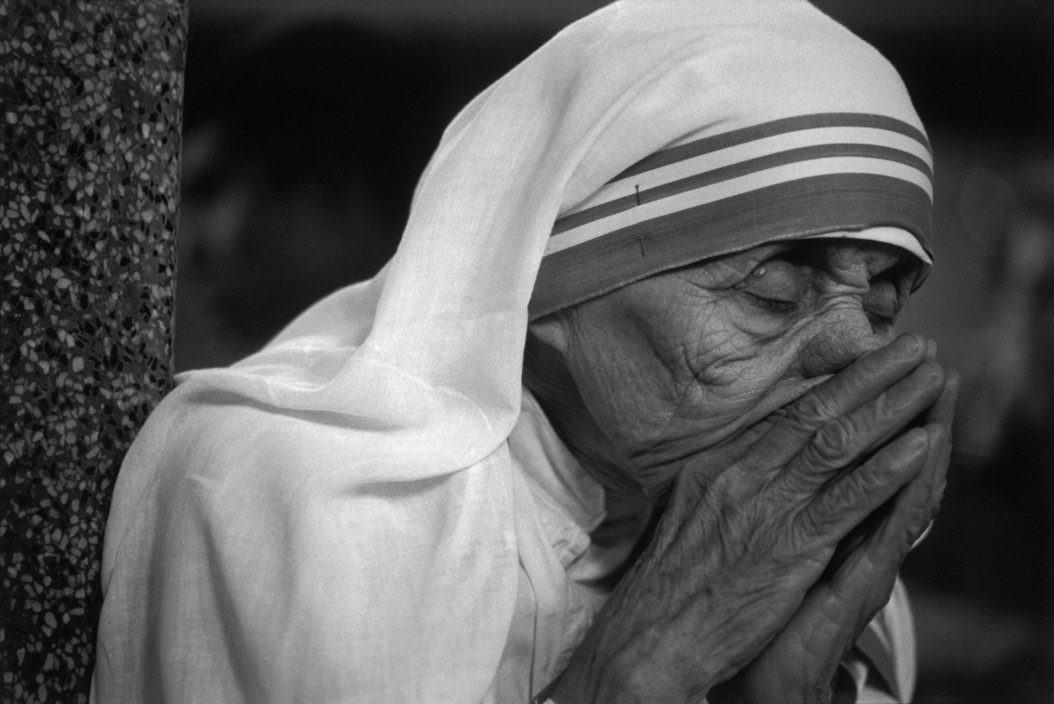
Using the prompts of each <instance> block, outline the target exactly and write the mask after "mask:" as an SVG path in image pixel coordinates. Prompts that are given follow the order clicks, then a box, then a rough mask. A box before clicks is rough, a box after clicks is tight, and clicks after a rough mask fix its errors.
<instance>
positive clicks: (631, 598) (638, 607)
mask: <svg viewBox="0 0 1054 704" xmlns="http://www.w3.org/2000/svg"><path fill="white" fill-rule="evenodd" d="M363 138H364V139H369V138H370V136H369V135H363ZM930 163H931V158H930V149H929V146H928V142H927V140H926V137H925V136H924V133H923V131H922V128H921V125H920V124H919V121H918V118H917V116H916V115H915V113H914V111H913V109H912V107H911V104H910V102H909V100H908V97H907V95H906V93H905V91H904V88H903V86H902V84H901V82H900V80H899V78H898V77H897V75H896V73H895V72H894V71H893V69H892V68H891V67H890V66H889V65H888V64H887V63H886V62H885V61H884V60H883V59H882V58H881V57H880V56H879V55H878V54H877V53H876V52H875V51H874V50H873V49H871V48H870V47H868V46H867V45H865V44H864V43H863V42H861V41H860V40H859V39H857V38H855V37H853V36H852V35H851V34H849V33H848V32H847V31H846V30H844V29H843V28H841V27H840V26H838V25H837V24H835V23H834V22H832V21H831V20H830V19H828V18H826V17H825V16H823V15H822V14H820V13H819V12H818V11H817V10H815V9H814V8H812V7H811V6H809V5H808V4H806V3H805V2H801V1H799V0H780V1H776V0H764V1H761V0H727V1H724V0H710V1H708V2H698V1H695V0H693V1H691V2H633V1H629V2H623V3H619V4H616V5H613V6H610V7H607V8H605V9H603V10H601V11H599V12H597V13H596V14H594V15H592V16H590V17H587V18H586V19H584V20H582V21H580V22H578V23H576V24H575V25H573V26H571V27H570V28H568V29H567V30H565V31H564V32H562V33H561V34H560V35H558V36H557V37H556V38H554V39H553V40H552V41H551V42H549V43H548V44H547V45H546V46H545V47H543V48H542V49H541V50H539V51H538V52H537V53H536V54H534V55H533V56H532V57H530V58H529V59H528V60H526V61H525V62H524V63H523V64H521V65H520V66H518V67H517V68H516V69H515V70H513V71H512V72H511V73H510V74H508V75H507V76H506V77H504V78H503V79H502V80H501V81H499V82H498V83H496V84H495V85H494V86H492V87H491V88H490V89H488V90H487V91H485V92H484V93H483V94H482V95H480V96H479V97H478V98H477V99H476V100H475V101H474V102H472V103H471V104H470V105H469V106H468V107H467V108H466V109H465V110H464V111H463V112H462V113H461V115H460V116H459V117H458V118H457V119H456V120H455V121H454V123H453V124H452V125H451V126H450V128H449V129H448V130H447V132H446V134H445V136H444V138H443V140H442V143H441V144H440V145H439V148H438V150H437V152H436V154H435V156H434V158H433V160H432V162H431V163H430V165H429V166H428V168H427V170H426V172H425V174H424V176H423V177H422V179H421V182H420V184H419V186H418V189H417V193H416V195H415V201H414V206H413V209H412V212H411V214H410V219H409V223H408V225H407V227H406V232H405V235H404V238H403V241H402V244H401V246H400V249H399V251H398V253H397V254H396V255H395V257H394V258H393V259H392V260H391V262H389V264H388V265H387V266H386V267H385V269H384V270H383V271H382V272H381V273H380V274H379V275H378V276H377V277H376V278H374V279H373V280H371V281H369V282H365V283H363V284H361V285H356V286H353V287H351V288H348V289H344V290H341V291H338V292H336V293H335V294H333V295H332V296H330V297H329V298H327V299H325V300H323V301H322V302H320V303H318V304H317V305H315V306H314V307H313V308H311V309H310V310H308V311H307V312H306V313H304V314H303V315H302V316H301V317H300V318H299V319H298V320H297V321H295V322H294V323H293V324H292V325H291V326H290V327H289V328H288V329H287V330H285V331H284V332H283V333H282V334H281V335H280V336H279V337H278V338H277V339H275V340H274V341H273V342H272V343H270V344H269V345H268V346H267V347H266V348H264V349H263V350H262V351H261V352H259V353H257V354H255V355H253V356H251V357H249V358H248V359H246V360H244V361H243V362H241V363H239V364H236V365H234V366H233V367H231V368H229V369H217V370H207V371H200V372H196V373H192V374H189V375H186V376H185V377H183V378H182V379H181V384H180V386H179V387H178V388H177V389H176V391H175V392H173V393H172V394H171V395H170V396H169V397H168V398H167V399H166V400H165V402H164V403H163V404H162V405H161V407H160V408H159V409H158V410H157V411H156V413H155V414H154V415H153V417H152V418H151V419H150V421H149V422H148V423H147V425H146V427H145V428H144V429H143V432H142V434H141V435H140V437H139V439H138V440H137V442H136V443H135V445H134V447H133V448H132V450H131V452H130V453H129V455H128V458H127V460H126V463H125V466H124V469H123V470H122V474H121V476H120V478H119V481H118V486H117V491H116V494H115V498H114V503H113V513H112V516H111V519H110V525H109V530H108V535H107V542H106V553H105V561H104V562H105V564H104V576H103V579H104V585H105V605H104V609H103V616H102V622H101V627H100V636H99V651H98V665H97V670H96V677H95V690H94V692H95V697H96V700H97V701H99V702H114V701H128V702H145V701H148V702H190V701H207V702H221V701H222V702H292V701H304V702H323V701H325V702H338V701H341V702H343V701H356V702H360V701H361V702H421V701H427V702H432V701H449V702H485V701H501V702H526V701H529V700H531V699H536V700H538V701H543V700H545V699H547V698H551V699H552V700H553V701H555V702H559V703H560V704H567V703H573V702H622V701H649V702H689V701H692V702H697V701H702V700H703V699H704V698H708V699H709V700H710V701H712V702H719V701H743V702H750V701H759V702H776V701H812V700H825V699H827V698H829V697H830V696H832V694H835V695H839V696H840V695H843V694H844V695H846V696H848V697H853V696H861V697H868V698H872V699H874V698H878V699H879V700H882V697H885V700H887V701H890V700H895V699H901V700H904V699H907V698H908V697H910V691H911V687H912V683H913V677H914V670H913V664H912V655H913V652H912V651H913V641H912V635H911V626H910V617H909V615H908V612H907V605H906V602H905V601H904V597H903V593H902V591H901V589H900V588H899V586H896V583H895V580H896V573H897V570H898V567H899V565H900V563H901V561H902V560H903V558H904V556H905V554H906V553H907V551H908V550H909V548H910V546H911V545H912V543H913V542H914V541H915V540H916V539H917V538H918V536H919V535H920V534H921V533H922V532H923V531H924V529H925V528H926V526H927V525H928V524H929V522H930V520H931V518H932V517H933V515H934V513H935V511H936V508H937V504H938V502H939V499H940V495H941V491H942V489H943V484H944V475H945V468H946V465H947V459H948V453H949V444H948V443H949V440H948V434H949V433H948V431H949V425H950V423H951V414H952V409H951V407H952V405H953V401H954V395H955V390H956V387H957V380H956V378H955V376H954V374H953V373H950V372H945V371H944V370H943V369H942V368H941V367H940V366H939V365H937V364H936V363H935V362H934V361H933V353H934V350H933V345H932V343H929V342H927V341H925V340H923V339H922V338H920V337H918V336H914V335H908V336H903V337H899V338H896V339H894V333H893V326H894V323H895V320H896V318H897V315H898V313H899V312H900V311H901V310H902V309H903V307H904V305H905V303H906V302H907V299H908V296H909V294H910V293H911V291H913V290H914V289H915V288H916V287H917V286H918V285H919V283H921V281H922V279H923V278H924V276H925V274H926V273H927V271H928V269H929V266H930V263H931V255H930V245H929V227H930V225H929V221H930V210H931V193H932V187H931V176H932V174H931V166H930ZM891 595H892V599H891ZM876 614H877V616H876ZM873 617H874V618H873Z"/></svg>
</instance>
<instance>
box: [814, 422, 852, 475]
mask: <svg viewBox="0 0 1054 704" xmlns="http://www.w3.org/2000/svg"><path fill="white" fill-rule="evenodd" d="M853 436H854V428H853V426H852V423H851V422H850V421H849V420H848V419H846V418H835V419H834V420H830V421H828V422H826V423H824V424H823V425H822V426H821V427H820V429H819V430H817V431H816V433H815V434H814V435H813V438H812V442H811V447H812V449H813V453H814V454H815V455H816V457H817V458H818V459H819V460H820V461H822V462H824V463H825V464H827V465H833V464H836V463H839V462H841V461H844V460H845V459H846V455H847V454H848V453H849V451H850V447H851V445H852V441H853Z"/></svg>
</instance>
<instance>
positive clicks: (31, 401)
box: [0, 0, 186, 702]
mask: <svg viewBox="0 0 1054 704" xmlns="http://www.w3.org/2000/svg"><path fill="white" fill-rule="evenodd" d="M185 39H186V7H185V5H184V3H183V2H182V0H141V1H140V2H135V3H132V2H108V1H105V0H102V1H96V2H83V1H82V2H72V3H71V2H66V1H62V2H58V1H54V0H52V1H47V2H41V1H39V0H0V106H2V107H0V135H2V144H3V166H2V167H0V262H2V267H3V268H2V271H0V280H2V288H3V295H2V298H0V379H2V382H0V383H2V384H3V386H2V388H0V418H2V423H0V500H2V503H3V506H2V515H0V542H2V545H0V547H2V553H0V554H2V556H3V557H2V559H3V570H2V580H3V583H2V588H0V603H2V608H3V625H2V630H0V655H2V658H3V662H2V670H3V683H2V690H0V691H2V694H3V697H2V698H3V701H4V702H45V701H56V702H83V701H87V698H88V687H89V683H90V676H91V670H92V666H93V661H94V640H95V631H96V622H97V619H98V611H99V607H100V602H101V594H100V582H99V577H100V570H99V565H100V557H101V549H102V536H103V526H104V524H105V520H106V513H107V508H108V504H109V497H110V493H111V491H112V488H113V482H114V479H115V476H116V474H117V470H118V467H119V464H120V461H121V459H122V457H123V455H124V452H125V450H126V449H127V447H128V445H129V443H130V442H131V440H132V438H133V437H134V435H135V433H136V431H137V430H138V428H139V427H140V426H141V424H142V423H143V421H144V420H145V418H146V416H147V414H148V413H149V412H150V410H151V409H152V408H153V407H154V406H155V405H156V404H157V402H158V401H159V400H160V399H161V397H162V396H163V395H164V394H165V393H166V392H167V391H168V389H169V388H170V385H171V372H170V367H171V362H170V360H171V339H170V335H171V321H172V314H173V281H174V278H175V277H174V273H175V272H174V268H175V258H174V252H175V234H176V233H175V229H176V228H175V223H176V210H177V203H178V158H179V145H180V138H179V135H180V119H181V100H182V87H183V66H184V58H185V53H184V52H185V47H186V41H185Z"/></svg>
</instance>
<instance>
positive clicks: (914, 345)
mask: <svg viewBox="0 0 1054 704" xmlns="http://www.w3.org/2000/svg"><path fill="white" fill-rule="evenodd" d="M922 344H923V343H922V339H921V338H920V337H919V336H918V335H916V334H915V333H908V334H907V335H902V336H901V337H899V338H897V339H896V340H895V341H894V345H895V346H896V348H897V349H896V350H894V352H895V353H896V355H897V357H899V358H900V359H910V358H911V357H915V356H917V355H918V353H919V350H920V349H922Z"/></svg>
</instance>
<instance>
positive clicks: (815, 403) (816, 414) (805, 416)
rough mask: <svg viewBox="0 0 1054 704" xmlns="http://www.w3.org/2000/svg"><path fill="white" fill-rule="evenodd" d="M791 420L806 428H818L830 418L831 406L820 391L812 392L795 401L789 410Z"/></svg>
mask: <svg viewBox="0 0 1054 704" xmlns="http://www.w3.org/2000/svg"><path fill="white" fill-rule="evenodd" d="M787 415H788V416H789V417H790V419H791V420H793V421H795V422H796V423H798V424H800V425H803V426H806V427H818V426H820V425H822V424H823V423H824V422H825V421H826V420H827V419H828V418H829V417H830V410H829V404H828V403H827V402H826V400H825V399H824V398H823V394H821V393H820V392H819V391H818V390H814V391H811V392H809V393H807V394H805V395H804V396H802V397H801V398H800V399H798V400H797V401H795V402H794V403H793V404H792V405H791V406H790V407H789V408H788V409H787Z"/></svg>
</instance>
